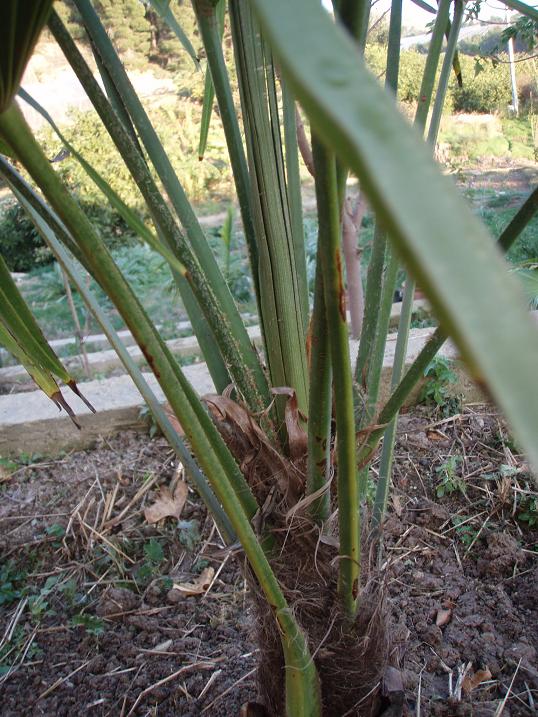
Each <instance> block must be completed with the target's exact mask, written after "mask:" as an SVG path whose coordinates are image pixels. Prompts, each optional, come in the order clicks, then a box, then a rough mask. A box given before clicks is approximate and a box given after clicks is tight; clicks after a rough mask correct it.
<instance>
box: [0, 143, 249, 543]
mask: <svg viewBox="0 0 538 717" xmlns="http://www.w3.org/2000/svg"><path fill="white" fill-rule="evenodd" d="M0 174H1V175H2V176H3V178H4V179H5V181H6V182H7V183H8V185H9V187H10V188H11V191H12V192H13V194H14V195H15V197H16V198H17V199H18V201H19V202H20V204H21V206H22V207H23V208H24V210H25V211H26V213H27V214H28V216H29V217H30V219H31V220H32V221H33V222H34V224H35V226H36V228H37V230H38V231H39V233H40V234H41V236H42V237H43V240H44V241H45V242H46V244H47V245H48V246H49V248H50V249H51V251H52V253H53V254H54V256H55V258H56V260H57V261H58V263H59V264H60V265H61V266H62V268H63V269H64V271H65V272H66V274H67V275H68V277H69V279H70V281H71V282H72V283H73V285H74V286H75V288H76V290H77V291H78V293H79V294H80V296H81V297H82V299H83V300H84V302H85V303H86V305H87V307H88V309H89V310H90V311H91V313H92V315H93V316H94V317H95V319H96V321H97V322H98V324H99V325H100V326H101V328H102V329H103V332H104V334H105V335H106V337H107V338H108V340H109V342H110V345H111V346H112V348H113V349H114V350H115V351H116V353H117V354H118V356H119V358H120V359H121V361H122V363H123V365H124V366H125V368H126V370H127V372H128V373H129V375H130V376H131V378H132V379H133V382H134V384H135V385H136V387H137V388H138V390H139V391H140V393H141V395H142V397H143V398H144V400H145V401H146V403H147V405H148V406H149V408H150V410H151V412H152V414H153V416H154V418H155V420H156V421H157V423H158V425H159V427H160V429H161V430H162V432H163V434H164V435H165V437H166V438H167V440H168V441H169V443H170V445H171V446H172V448H173V449H174V450H175V452H176V454H177V455H178V458H179V459H180V460H181V462H182V464H183V465H184V467H185V469H186V470H187V473H188V474H189V477H190V478H191V480H192V483H193V485H194V487H195V488H196V490H197V491H198V493H199V495H200V497H201V498H202V500H203V501H204V502H205V504H206V505H207V507H208V510H210V511H211V513H212V515H213V516H214V517H215V521H216V523H217V526H218V528H219V531H220V533H221V535H222V536H223V538H224V539H225V540H226V541H227V542H228V543H231V542H233V541H234V539H235V537H234V533H233V529H232V527H231V524H230V521H229V519H228V517H227V516H226V514H225V513H224V511H223V510H222V507H221V506H220V504H219V503H218V501H217V500H216V498H215V495H214V493H213V491H212V490H211V488H210V486H209V484H208V482H207V478H206V477H205V476H204V475H203V473H202V472H201V471H200V469H199V468H198V466H197V464H196V462H195V461H194V460H193V458H192V455H191V453H190V451H189V449H188V448H187V446H186V445H185V442H184V441H183V440H182V438H181V437H180V436H179V435H178V433H177V431H176V430H175V429H174V428H173V426H172V424H171V423H170V421H169V419H168V417H167V415H166V413H165V411H164V409H163V407H162V406H161V404H160V403H159V401H158V400H157V398H156V397H155V394H154V393H153V391H152V390H151V389H150V387H149V386H148V383H147V381H146V380H145V379H144V376H143V374H142V371H141V370H140V369H139V368H138V366H137V365H136V362H135V361H134V360H133V359H132V357H131V355H130V354H129V351H128V350H127V349H126V347H125V345H124V343H123V342H122V341H121V339H120V338H119V336H118V334H117V333H116V331H115V329H114V327H113V325H112V323H111V322H110V320H109V319H108V317H107V316H106V314H105V313H104V311H103V310H102V308H101V306H100V305H99V302H98V301H97V299H96V298H95V296H94V294H93V292H92V291H91V290H89V289H88V287H87V286H86V283H85V281H84V279H83V277H82V276H81V274H80V271H79V269H78V268H77V267H76V264H75V262H74V260H73V258H72V257H71V256H70V255H69V253H68V251H67V250H66V249H65V248H64V246H63V244H62V242H61V241H59V240H58V238H57V237H56V236H55V234H54V231H53V230H52V228H51V226H50V225H49V224H48V223H47V221H46V220H45V219H44V218H43V217H42V216H41V215H40V214H38V213H37V212H36V210H35V209H34V208H33V206H32V204H30V202H29V201H28V198H29V197H32V195H35V192H34V191H33V190H32V188H31V187H30V186H29V185H28V184H27V182H26V181H25V180H24V179H23V178H22V177H21V175H20V174H19V173H18V172H17V171H16V170H15V169H14V168H13V167H12V166H11V165H10V164H9V163H8V162H7V161H6V160H5V159H4V158H3V157H0ZM44 209H45V211H48V212H49V216H51V213H50V210H49V209H48V208H47V207H46V206H44Z"/></svg>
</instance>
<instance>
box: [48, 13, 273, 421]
mask: <svg viewBox="0 0 538 717" xmlns="http://www.w3.org/2000/svg"><path fill="white" fill-rule="evenodd" d="M49 26H50V28H51V31H52V32H53V34H54V36H55V39H56V40H57V41H58V43H59V44H60V46H61V47H62V50H63V51H64V54H65V55H66V57H67V59H68V60H69V62H70V64H71V65H72V67H73V69H74V70H75V72H76V73H77V76H78V77H79V79H80V81H81V82H82V84H83V86H84V88H85V90H86V93H87V94H88V96H89V97H90V99H91V100H92V103H93V104H94V107H95V108H96V110H97V111H98V113H99V115H100V117H101V119H102V120H103V122H104V123H105V126H106V127H107V129H108V131H109V133H110V135H111V137H112V139H113V141H114V143H115V144H116V146H117V148H118V150H119V152H120V153H121V155H122V157H123V159H124V161H125V164H126V166H127V168H128V169H129V171H130V172H131V175H132V176H133V179H134V180H135V182H136V184H137V186H138V188H139V190H140V192H141V193H142V195H143V197H144V199H145V201H146V203H147V206H148V209H149V210H150V213H151V215H152V217H153V219H154V221H155V222H156V224H157V226H158V227H159V229H160V231H161V232H162V234H163V236H164V237H165V239H166V242H167V244H168V246H169V248H170V249H171V250H172V251H174V252H177V256H178V258H179V260H180V261H181V262H182V263H183V264H184V265H185V267H186V268H187V271H188V277H187V278H188V281H189V286H190V287H191V289H192V291H193V293H194V294H195V296H196V299H197V302H198V304H199V306H200V307H201V309H202V311H203V313H204V316H205V317H206V320H207V322H208V324H209V325H210V327H211V330H212V333H213V336H214V337H215V341H216V342H217V344H216V346H213V345H210V346H209V347H208V355H211V349H213V353H215V351H217V352H218V351H219V349H220V352H221V354H222V356H223V359H224V361H225V364H226V369H227V371H229V373H230V375H231V376H232V378H233V380H234V381H235V383H236V386H237V388H238V389H239V391H240V392H241V394H242V395H243V396H245V398H246V400H247V401H248V403H249V405H252V406H253V407H254V410H257V411H262V410H264V408H265V407H266V406H267V405H268V404H269V402H270V398H269V393H268V387H267V382H266V379H265V376H264V374H263V371H262V369H261V366H260V363H259V360H258V357H257V355H256V353H255V351H254V349H253V347H252V345H251V343H250V338H249V336H248V333H247V331H246V329H245V327H244V325H243V322H242V321H241V318H240V316H239V312H238V311H237V307H236V305H235V303H234V301H233V298H232V296H231V294H230V292H229V289H228V287H227V285H226V282H225V281H224V278H223V277H222V274H221V273H220V270H219V269H218V267H217V272H218V274H219V276H220V280H219V281H218V282H216V285H217V286H218V287H219V289H218V292H217V291H214V286H215V284H213V283H211V282H210V281H209V278H208V274H207V273H206V272H205V271H203V270H202V267H201V266H200V265H199V263H198V261H197V260H196V258H195V257H194V256H193V254H192V251H191V249H190V247H189V245H188V244H187V242H186V240H185V237H184V236H183V234H182V232H181V231H180V229H179V227H178V226H177V223H176V222H175V220H174V218H173V216H172V214H171V212H170V210H169V209H168V207H167V205H166V202H165V201H164V198H163V197H162V195H161V194H160V192H159V191H158V189H157V187H156V185H155V182H154V180H153V178H152V177H151V174H150V172H149V171H148V168H147V165H146V164H145V162H144V160H143V158H142V157H141V156H140V154H139V152H138V151H137V148H136V147H135V146H134V145H133V143H132V141H131V138H130V136H129V134H128V133H127V131H126V130H125V128H124V127H123V125H122V124H121V122H120V120H119V119H118V118H117V116H116V115H115V113H114V112H113V110H112V109H111V108H110V105H109V103H108V100H107V99H106V97H105V96H104V94H103V92H102V91H101V89H100V87H99V85H98V84H97V82H96V81H95V80H94V78H93V75H92V74H91V71H90V70H89V68H88V66H87V65H86V63H85V61H84V59H83V57H82V55H81V54H80V52H79V51H78V49H77V48H76V47H75V45H74V43H73V41H72V40H71V38H70V37H69V35H68V33H67V32H66V31H65V28H63V25H62V24H61V21H60V20H59V18H58V17H57V16H56V15H55V14H53V15H52V16H51V20H50V22H49ZM204 241H205V238H204ZM211 256H212V255H211ZM212 261H213V262H214V258H213V256H212ZM215 267H216V263H215ZM183 287H184V284H181V283H180V285H179V288H180V291H181V290H182V289H183ZM222 299H224V302H223V303H221V300H222ZM190 318H191V320H194V322H196V316H195V315H194V314H193V315H191V317H190ZM195 325H196V324H195ZM217 347H218V348H217ZM217 355H218V353H217ZM245 368H246V370H245ZM219 376H222V373H221V372H220V373H219ZM222 380H224V379H221V381H218V382H216V383H217V386H218V387H220V388H221V390H223V388H224V387H225V386H222Z"/></svg>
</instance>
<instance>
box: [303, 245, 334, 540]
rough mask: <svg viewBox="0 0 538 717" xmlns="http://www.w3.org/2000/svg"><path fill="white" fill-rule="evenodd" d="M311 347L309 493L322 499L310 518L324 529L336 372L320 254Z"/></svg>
mask: <svg viewBox="0 0 538 717" xmlns="http://www.w3.org/2000/svg"><path fill="white" fill-rule="evenodd" d="M308 345H309V346H310V356H309V358H310V384H309V392H308V399H309V406H308V426H307V427H308V456H307V480H306V493H307V495H309V496H313V495H314V494H316V495H317V496H318V497H317V498H315V500H313V501H312V503H311V506H310V516H311V518H312V520H313V521H314V522H315V523H317V524H318V525H320V526H321V525H323V523H324V521H326V520H327V519H328V517H329V513H330V507H331V500H330V493H329V487H330V485H329V480H330V478H331V475H330V474H331V460H330V452H331V418H332V371H331V354H330V343H329V332H328V321H327V312H326V309H325V295H324V288H323V273H322V269H321V262H320V260H319V251H318V261H317V263H316V277H315V285H314V306H313V311H312V318H311V320H310V329H309V333H308Z"/></svg>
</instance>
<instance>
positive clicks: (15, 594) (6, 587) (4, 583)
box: [0, 560, 26, 607]
mask: <svg viewBox="0 0 538 717" xmlns="http://www.w3.org/2000/svg"><path fill="white" fill-rule="evenodd" d="M25 582H26V573H25V572H24V571H23V570H21V569H20V568H19V567H18V566H17V565H16V564H15V563H14V562H13V561H12V560H10V561H9V562H7V563H4V564H3V565H0V607H1V606H2V605H6V606H7V605H11V604H12V603H14V602H16V601H17V600H20V599H21V597H23V594H24V587H25Z"/></svg>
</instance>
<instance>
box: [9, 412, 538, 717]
mask: <svg viewBox="0 0 538 717" xmlns="http://www.w3.org/2000/svg"><path fill="white" fill-rule="evenodd" d="M0 470H1V471H2V473H1V474H0V481H1V483H0V489H1V491H2V494H3V495H2V502H1V507H0V526H1V528H0V534H1V538H0V541H1V542H0V550H1V553H2V555H3V563H2V568H1V569H0V570H1V572H0V636H3V637H2V640H1V643H2V647H1V648H0V670H1V673H0V680H1V684H0V702H1V703H2V705H3V708H2V714H3V715H6V716H8V715H38V714H46V715H50V714H54V715H68V714H69V715H71V714H72V713H74V712H79V713H81V714H88V715H103V716H104V715H129V714H133V715H135V714H136V715H145V714H148V713H150V710H154V711H152V712H151V713H152V714H159V715H182V716H184V717H187V716H189V715H193V716H194V715H202V714H207V715H237V714H239V709H240V705H242V704H243V703H244V702H246V701H248V700H253V699H255V697H256V685H255V673H254V669H255V665H256V645H255V644H254V643H253V641H252V637H251V635H252V627H253V625H252V621H253V616H252V614H251V612H250V610H249V602H248V593H247V589H246V585H245V582H244V580H243V577H242V575H241V571H240V562H241V560H242V558H241V555H240V554H238V555H237V556H236V557H232V556H229V555H228V553H227V552H226V551H225V550H224V549H223V546H222V543H221V541H220V539H219V536H218V533H217V532H216V531H215V530H214V525H213V521H212V520H211V518H209V517H207V515H206V512H205V510H204V508H203V507H202V506H201V505H200V502H199V501H198V499H197V498H196V496H195V495H194V494H193V493H189V498H188V501H187V503H186V505H185V507H184V508H183V511H182V513H181V516H180V521H179V522H178V520H177V519H172V518H168V519H166V520H165V521H164V522H162V523H157V524H149V523H148V521H147V520H146V518H145V515H144V510H145V509H146V508H147V507H148V506H150V505H152V504H153V503H154V501H155V497H156V494H157V492H158V490H159V488H160V486H168V485H170V483H171V481H175V482H176V483H177V481H178V480H180V479H181V475H180V472H179V471H178V468H177V465H176V463H175V458H174V456H173V455H172V454H171V453H170V451H169V449H168V448H167V446H166V443H165V442H164V441H163V440H162V439H156V440H149V439H148V438H147V437H146V436H141V435H136V434H131V433H125V434H124V435H122V436H116V437H115V438H113V439H111V440H110V441H102V442H101V443H100V444H99V445H98V446H97V447H96V448H95V449H94V450H92V451H86V452H79V453H71V454H69V455H66V456H64V457H62V458H60V459H58V460H55V461H45V460H40V459H39V457H37V456H33V457H30V456H26V457H25V458H24V460H21V461H19V462H18V463H7V462H5V465H3V466H2V467H1V468H0ZM374 470H375V465H374ZM394 480H395V490H394V492H393V497H392V501H391V505H390V514H389V517H388V521H387V526H386V550H385V558H384V564H383V569H382V574H383V578H384V580H385V582H386V589H387V593H388V596H389V601H390V607H391V619H392V622H393V637H394V639H393V652H392V656H391V661H392V663H393V664H394V665H397V666H398V667H399V669H400V670H401V672H402V677H403V682H404V686H405V691H406V705H405V707H404V711H403V712H402V713H401V714H407V715H413V714H420V715H421V716H422V717H425V716H427V715H442V716H444V717H452V716H454V715H481V716H483V717H490V716H491V717H493V716H494V715H496V714H497V715H498V714H501V712H499V710H500V709H501V706H502V705H503V701H504V700H505V698H506V701H505V702H504V707H503V710H504V711H502V714H503V715H504V717H506V716H507V715H511V716H512V717H513V716H514V715H531V714H534V712H533V709H534V707H533V705H534V704H535V703H536V702H537V701H538V665H537V661H536V650H537V649H538V620H537V618H538V614H537V613H538V606H537V604H536V599H535V593H536V584H537V578H538V563H537V560H536V558H537V555H538V552H537V547H538V529H537V526H536V525H530V524H532V523H533V522H534V521H538V504H537V502H536V494H535V493H532V491H531V490H530V488H529V484H530V480H531V479H530V477H529V476H528V474H527V472H526V466H525V464H524V461H523V459H522V458H521V456H518V454H517V448H516V447H515V446H514V445H513V443H512V442H511V440H510V438H509V437H508V434H507V432H506V429H505V427H504V425H503V422H502V420H501V419H500V418H499V417H498V416H497V415H496V414H495V413H494V412H493V411H492V410H491V409H490V408H489V407H488V406H478V405H474V406H469V407H467V408H465V409H464V410H463V413H461V414H458V415H456V416H452V417H450V418H448V419H440V417H439V416H435V415H433V416H432V415H431V414H428V413H426V412H425V411H424V410H422V409H414V410H413V413H412V414H409V415H407V416H403V417H402V419H401V422H400V430H399V437H398V442H397V447H396V464H395V471H394ZM208 568H212V569H213V570H214V571H215V572H214V573H212V572H211V571H209V572H207V569H208ZM204 570H206V572H205V573H204ZM200 576H202V578H203V579H201V578H200ZM204 576H205V577H204ZM208 576H209V577H208ZM211 576H212V577H211ZM197 580H199V581H200V582H203V581H204V580H206V581H208V582H206V585H209V589H207V590H206V591H204V592H202V593H200V594H197V595H192V596H189V597H187V596H185V595H184V594H183V593H181V592H178V591H177V590H173V589H172V586H173V584H181V585H183V586H184V585H185V583H195V585H196V581H197ZM464 672H465V676H464V677H462V674H463V673H464ZM489 673H491V676H490V677H489V676H488V675H489ZM458 678H459V682H458ZM460 693H461V697H460ZM419 705H420V707H419ZM395 714H396V713H395Z"/></svg>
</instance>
